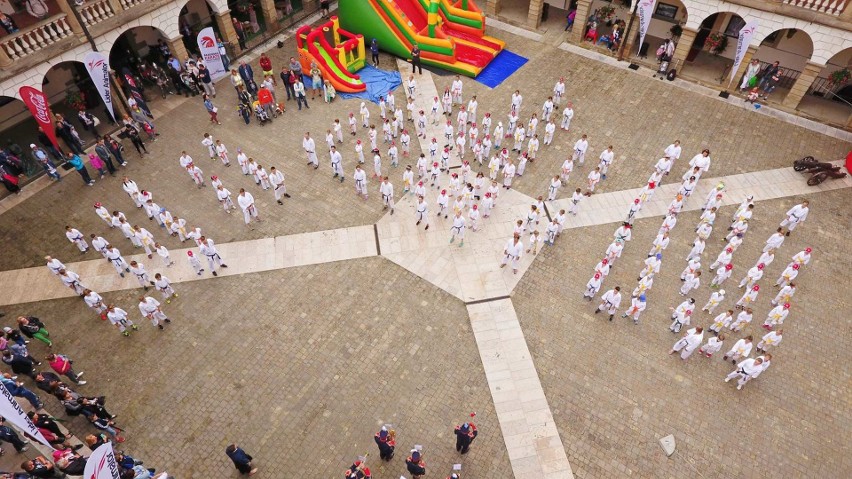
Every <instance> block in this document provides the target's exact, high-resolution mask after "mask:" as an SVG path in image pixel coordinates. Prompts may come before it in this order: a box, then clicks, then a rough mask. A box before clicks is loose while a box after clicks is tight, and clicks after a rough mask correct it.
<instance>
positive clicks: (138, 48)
mask: <svg viewBox="0 0 852 479" xmlns="http://www.w3.org/2000/svg"><path fill="white" fill-rule="evenodd" d="M160 39H162V40H163V41H168V40H169V39H170V37H169V35H168V33H167V32H166V31H164V30H162V29H160V28H158V27H156V26H153V25H149V24H143V25H136V26H130V27H129V28H125V29H123V30H122V31H121V33H120V34H119V35H117V36H116V37H115V39H114V40H113V41H112V42H111V46H110V49H109V50H102V51H103V53H104V54H105V55H108V56H109V58H110V68H112V69H113V70H116V71H118V70H119V69H120V68H121V67H123V66H127V65H128V64H133V63H134V62H135V58H134V57H137V56H138V58H139V59H141V60H143V61H144V60H145V58H148V57H155V56H157V52H156V46H157V43H158V40H160ZM118 50H127V52H123V53H124V54H122V55H119V54H118ZM128 52H129V53H128ZM160 63H161V64H162V62H160Z"/></svg>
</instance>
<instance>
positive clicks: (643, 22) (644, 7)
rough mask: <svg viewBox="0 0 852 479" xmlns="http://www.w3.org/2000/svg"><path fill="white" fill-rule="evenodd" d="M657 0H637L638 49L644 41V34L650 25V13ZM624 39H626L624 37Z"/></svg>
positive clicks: (652, 12) (652, 11)
mask: <svg viewBox="0 0 852 479" xmlns="http://www.w3.org/2000/svg"><path fill="white" fill-rule="evenodd" d="M656 3H657V0H639V7H638V9H637V10H638V12H637V13H639V49H640V50H641V49H642V44H643V43H644V42H645V34H646V33H648V27H649V26H650V25H651V15H653V14H654V5H656ZM625 40H626V39H625Z"/></svg>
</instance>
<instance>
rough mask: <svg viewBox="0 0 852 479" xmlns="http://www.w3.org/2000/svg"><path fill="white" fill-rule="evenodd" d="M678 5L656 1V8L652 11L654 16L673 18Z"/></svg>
mask: <svg viewBox="0 0 852 479" xmlns="http://www.w3.org/2000/svg"><path fill="white" fill-rule="evenodd" d="M677 11H678V7H677V6H676V5H670V4H668V3H658V4H657V9H656V10H655V11H654V16H655V17H660V18H664V19H668V20H674V19H675V17H676V16H677Z"/></svg>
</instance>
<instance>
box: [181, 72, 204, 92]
mask: <svg viewBox="0 0 852 479" xmlns="http://www.w3.org/2000/svg"><path fill="white" fill-rule="evenodd" d="M180 81H182V82H183V84H184V85H186V87H187V88H189V91H190V92H192V96H195V95H198V94H199V93H201V89H200V88H198V85H197V84H196V83H195V79H193V78H192V75H190V74H189V73H187V72H183V73H181V74H180Z"/></svg>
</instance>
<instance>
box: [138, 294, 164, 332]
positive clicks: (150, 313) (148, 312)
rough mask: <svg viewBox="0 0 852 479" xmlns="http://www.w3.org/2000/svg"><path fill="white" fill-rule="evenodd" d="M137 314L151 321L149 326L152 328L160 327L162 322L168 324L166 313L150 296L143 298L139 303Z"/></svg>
mask: <svg viewBox="0 0 852 479" xmlns="http://www.w3.org/2000/svg"><path fill="white" fill-rule="evenodd" d="M139 312H140V313H141V314H142V316H143V317H145V318H147V319H149V320H151V324H153V325H154V326H160V322H162V321H166V322H170V321H169V318H168V317H167V316H166V313H164V312H163V311H162V310H161V309H160V302H159V301H157V300H156V299H154V298H152V297H150V296H145V298H144V299H143V300H142V301H140V302H139Z"/></svg>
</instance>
